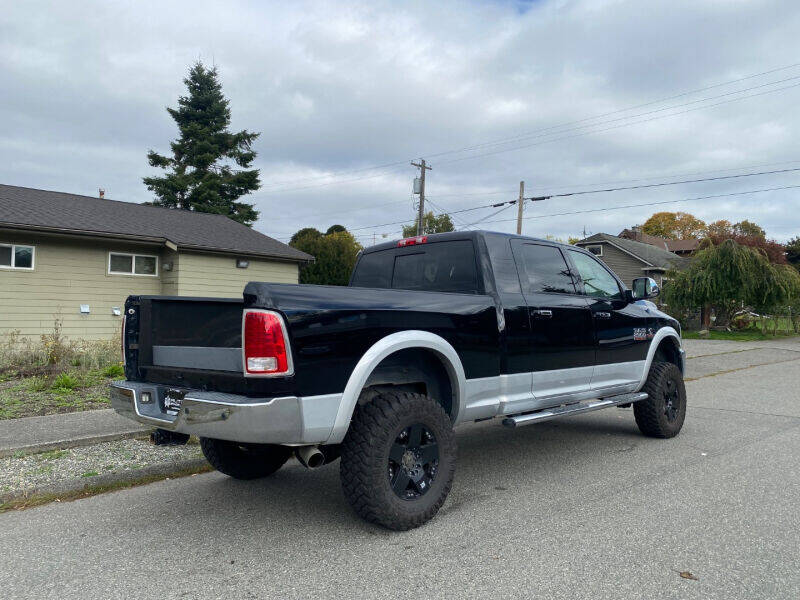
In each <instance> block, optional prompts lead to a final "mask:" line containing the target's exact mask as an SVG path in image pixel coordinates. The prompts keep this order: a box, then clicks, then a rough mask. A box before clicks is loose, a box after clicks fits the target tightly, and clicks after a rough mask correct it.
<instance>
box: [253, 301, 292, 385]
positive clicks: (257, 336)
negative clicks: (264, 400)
mask: <svg viewBox="0 0 800 600" xmlns="http://www.w3.org/2000/svg"><path fill="white" fill-rule="evenodd" d="M243 319H244V322H243V323H242V353H243V357H242V358H243V363H244V374H245V375H290V374H291V372H292V359H291V355H290V353H289V342H288V338H287V336H286V329H285V328H284V325H283V319H282V318H281V316H280V315H278V314H277V313H274V312H271V311H267V310H258V309H248V310H245V312H244V317H243Z"/></svg>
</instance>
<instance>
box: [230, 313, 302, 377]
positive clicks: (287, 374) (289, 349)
mask: <svg viewBox="0 0 800 600" xmlns="http://www.w3.org/2000/svg"><path fill="white" fill-rule="evenodd" d="M248 313H266V314H270V315H274V316H276V317H278V321H279V322H280V324H281V332H282V333H283V343H284V345H285V346H286V366H287V367H288V370H287V371H284V372H282V373H248V372H247V357H245V355H244V353H245V340H244V321H245V318H246V317H247V314H248ZM242 373H243V374H244V376H245V377H291V376H292V375H294V361H293V360H292V346H291V344H289V328H288V327H287V326H286V321H284V320H283V316H281V314H280V313H279V312H276V311H274V310H265V309H263V308H245V309H244V310H243V311H242Z"/></svg>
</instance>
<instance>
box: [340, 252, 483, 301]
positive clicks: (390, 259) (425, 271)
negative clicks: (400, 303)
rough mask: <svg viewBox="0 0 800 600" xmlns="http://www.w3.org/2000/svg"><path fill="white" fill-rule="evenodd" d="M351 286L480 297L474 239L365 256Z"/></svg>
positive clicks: (360, 261)
mask: <svg viewBox="0 0 800 600" xmlns="http://www.w3.org/2000/svg"><path fill="white" fill-rule="evenodd" d="M350 285H352V286H354V287H371V288H393V289H398V290H422V291H429V292H454V293H460V294H477V293H479V288H478V269H477V267H476V264H475V248H474V246H473V244H472V241H471V240H457V241H452V242H450V241H448V242H439V243H433V244H420V245H416V246H408V247H404V248H390V249H387V250H381V251H380V252H370V253H368V254H363V255H362V256H361V259H360V260H359V261H358V264H357V265H356V268H355V272H354V273H353V279H352V282H351V284H350Z"/></svg>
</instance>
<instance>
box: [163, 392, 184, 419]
mask: <svg viewBox="0 0 800 600" xmlns="http://www.w3.org/2000/svg"><path fill="white" fill-rule="evenodd" d="M184 396H186V392H184V391H183V390H176V389H174V388H170V389H168V390H167V391H166V392H164V412H166V413H167V414H168V415H172V416H175V415H177V414H178V411H180V409H181V405H182V404H183V398H184Z"/></svg>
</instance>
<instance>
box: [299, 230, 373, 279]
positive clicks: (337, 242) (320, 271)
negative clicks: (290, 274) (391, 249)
mask: <svg viewBox="0 0 800 600" xmlns="http://www.w3.org/2000/svg"><path fill="white" fill-rule="evenodd" d="M338 227H341V226H333V227H331V228H329V229H328V232H329V233H326V234H324V235H323V234H322V233H320V232H319V231H317V230H316V229H314V228H313V227H306V228H304V229H301V230H300V231H298V232H297V233H295V234H294V235H293V236H292V239H291V241H290V242H289V245H290V246H292V247H293V248H297V249H298V250H302V251H303V252H307V253H308V254H310V255H312V256H313V257H314V258H315V259H316V260H315V261H314V262H313V263H311V264H308V265H305V266H303V267H301V268H300V283H313V284H317V285H347V284H348V283H349V282H350V273H352V271H353V267H354V266H355V263H356V257H357V256H358V252H359V251H360V250H361V245H360V244H359V243H358V242H357V241H356V239H355V238H354V237H353V234H352V233H350V232H349V231H347V230H346V229H344V228H343V227H342V230H341V231H340V230H338ZM331 230H334V231H331Z"/></svg>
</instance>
